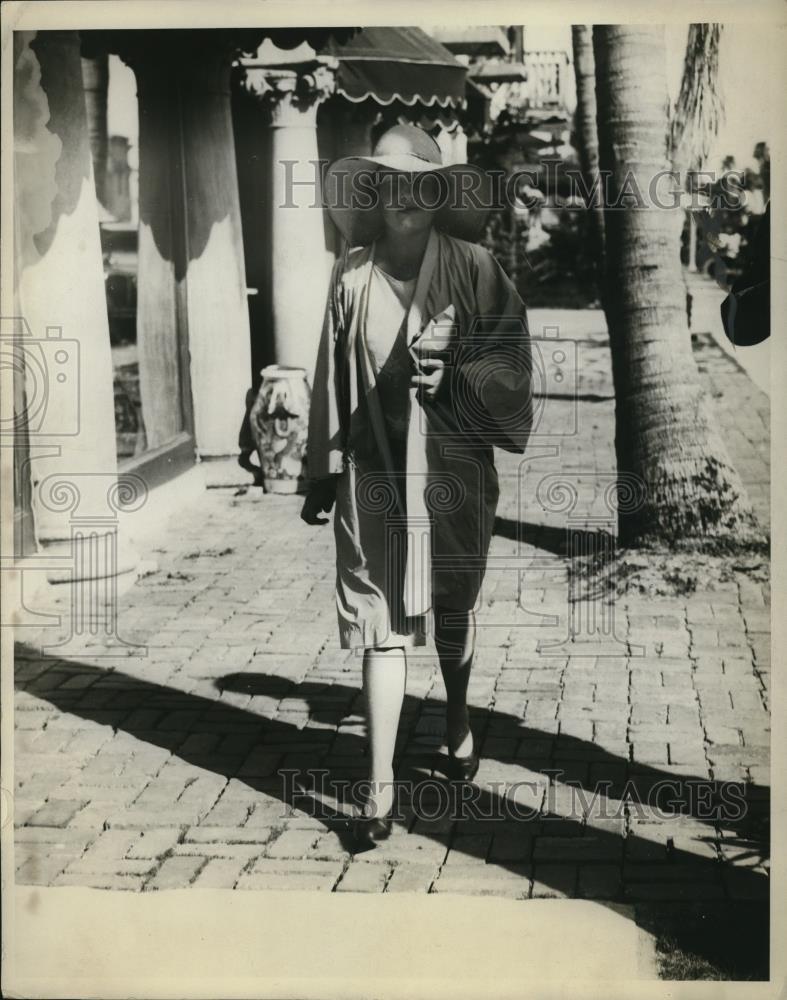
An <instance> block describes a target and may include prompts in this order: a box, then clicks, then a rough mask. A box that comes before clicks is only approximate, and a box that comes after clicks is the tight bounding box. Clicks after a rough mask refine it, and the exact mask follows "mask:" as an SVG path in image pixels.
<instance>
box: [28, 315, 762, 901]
mask: <svg viewBox="0 0 787 1000" xmlns="http://www.w3.org/2000/svg"><path fill="white" fill-rule="evenodd" d="M531 319H532V325H533V332H534V334H535V335H539V334H540V333H541V331H542V327H544V326H547V327H554V326H557V327H558V328H559V330H560V335H561V338H562V339H563V340H564V341H566V340H568V339H570V338H575V339H576V341H577V349H578V370H579V373H580V376H579V384H578V389H579V394H580V398H579V403H578V414H577V416H578V419H577V423H576V433H573V434H568V436H566V429H567V428H568V430H569V431H570V430H571V424H572V419H573V416H572V415H573V410H572V406H573V405H574V404H573V403H572V402H570V401H569V400H567V399H560V398H550V399H549V400H547V401H546V402H545V406H546V409H545V411H544V416H543V423H542V425H541V430H542V431H543V432H545V433H543V434H542V435H541V436H538V437H536V438H534V440H533V443H532V446H531V448H530V449H529V452H528V454H527V456H525V459H524V461H523V460H522V459H520V458H519V457H517V456H508V455H499V468H500V472H501V492H502V497H501V505H500V510H499V515H500V518H499V523H498V530H497V533H496V536H495V538H494V540H493V546H492V552H491V558H490V570H489V574H488V577H487V583H486V586H485V589H484V593H483V605H482V607H481V608H480V611H479V614H478V620H479V649H478V656H477V660H476V663H475V666H474V671H473V676H472V681H471V690H470V700H471V704H472V708H473V717H474V719H473V725H474V731H475V733H476V736H477V739H478V741H479V742H480V745H481V752H482V754H483V762H482V767H481V770H480V773H479V776H478V780H477V785H478V788H479V789H480V794H479V798H478V800H477V802H476V803H475V805H476V808H477V809H486V810H488V811H492V812H496V814H497V815H501V814H502V815H503V817H504V818H502V819H498V820H495V821H490V820H488V819H486V820H485V819H481V818H475V819H474V818H472V817H471V818H465V819H461V820H454V819H451V817H445V816H438V817H437V818H435V819H431V820H430V819H428V818H425V817H424V815H423V814H424V812H425V811H428V809H429V808H430V807H431V808H432V809H433V811H434V812H435V813H438V812H439V806H440V803H441V798H442V796H444V795H445V790H446V788H447V786H446V784H445V782H444V781H443V780H442V778H441V772H440V764H441V761H442V762H444V760H445V757H444V752H445V748H444V746H442V739H443V715H442V710H443V689H442V684H441V681H440V679H439V671H438V668H437V663H436V659H435V658H434V655H433V651H432V650H431V649H427V650H426V652H425V653H424V654H423V655H420V656H418V657H416V658H413V659H412V660H411V663H410V666H409V675H408V690H407V697H406V702H405V707H404V712H403V718H402V724H401V729H400V739H399V743H398V769H397V774H398V777H399V778H400V779H402V780H411V781H416V780H419V779H420V780H424V779H432V778H434V779H435V780H433V781H430V782H429V783H428V784H426V783H425V784H423V785H422V786H421V799H420V801H419V802H418V803H417V805H418V806H419V810H418V813H419V815H415V813H414V810H413V808H412V806H409V807H408V806H406V808H405V818H404V819H403V820H402V821H401V822H399V823H398V824H397V825H396V827H395V832H394V835H393V836H392V838H391V839H390V841H388V842H387V843H386V844H385V845H381V846H380V847H379V848H378V849H376V850H374V851H371V852H366V853H363V854H358V855H353V854H352V852H351V850H350V844H349V841H348V837H347V830H346V824H345V823H344V822H343V821H342V820H341V819H337V818H320V816H319V815H315V812H316V808H315V798H313V797H312V798H306V797H294V796H293V790H292V789H291V788H290V789H289V790H288V789H287V788H285V786H284V783H283V781H282V778H281V776H280V774H279V772H280V771H281V770H282V769H285V770H286V769H296V770H298V771H302V770H303V769H308V768H325V769H328V770H329V771H330V777H331V778H332V779H342V778H344V779H352V778H354V777H359V778H360V777H363V776H364V775H365V768H364V730H363V723H362V701H361V696H360V685H361V678H360V660H359V659H358V658H357V657H356V656H355V655H353V654H348V653H345V652H342V651H340V650H339V648H338V642H337V633H336V621H335V612H334V606H333V575H334V568H333V565H334V564H333V539H332V532H331V530H330V528H328V527H323V528H309V527H307V526H305V525H303V524H302V523H301V522H300V521H299V519H298V516H297V515H298V509H299V504H300V501H299V500H298V499H297V498H288V497H274V496H264V495H262V493H261V492H260V491H259V490H256V489H251V490H248V491H246V492H245V493H242V492H238V491H236V490H233V489H216V490H209V491H208V492H207V493H206V494H205V495H204V496H203V497H202V498H201V499H200V500H199V502H197V503H196V504H193V505H192V506H190V507H188V508H187V509H184V510H182V511H181V512H179V514H178V516H177V517H176V518H174V519H173V520H172V522H171V523H170V525H169V526H168V528H167V530H166V532H163V533H162V535H161V539H160V543H159V544H158V545H157V546H156V548H155V552H154V553H152V555H153V557H154V558H155V559H156V561H157V564H158V568H157V569H156V570H155V572H151V573H150V574H149V575H147V576H145V577H144V578H142V579H140V580H139V581H138V582H137V583H136V584H135V585H134V586H133V587H132V588H131V589H130V590H129V591H128V592H127V593H126V594H125V595H124V596H123V597H122V600H121V607H120V612H119V633H120V635H121V637H122V638H123V639H124V640H125V641H127V642H136V643H140V644H143V645H144V648H145V650H146V655H134V654H135V653H138V652H139V650H134V649H133V648H130V649H128V650H126V649H122V648H121V649H120V650H118V649H105V648H102V647H100V646H98V645H95V644H93V645H90V644H89V643H86V644H85V647H84V650H83V651H81V652H80V653H79V655H77V656H74V657H68V658H64V657H63V656H62V655H58V651H57V650H54V651H53V652H52V653H51V655H49V656H46V655H42V652H41V647H42V646H43V645H46V644H53V643H55V642H56V641H57V638H56V636H57V630H53V629H42V630H40V631H38V632H34V631H31V630H26V632H27V633H28V634H26V635H25V636H20V638H21V639H23V640H24V644H23V645H21V646H20V648H19V653H18V660H17V664H16V687H17V694H16V705H15V709H16V716H15V719H16V730H17V731H16V742H15V753H16V760H15V771H16V790H15V802H14V806H15V823H16V827H17V829H16V866H17V880H18V881H19V882H22V883H28V884H29V883H34V884H40V885H55V886H60V885H83V886H95V887H103V888H113V889H129V890H156V889H166V888H172V887H185V886H190V885H193V886H195V887H200V886H204V887H226V888H230V887H235V888H238V889H265V888H301V889H303V888H308V889H322V890H325V891H337V892H344V891H350V892H354V891H355V892H402V891H404V892H408V891H412V892H437V893H471V894H493V895H501V896H508V897H516V898H522V899H524V898H529V897H540V896H582V897H586V898H592V899H610V900H619V901H643V900H700V899H706V900H716V899H718V900H730V899H731V900H742V899H762V898H764V897H765V896H766V895H767V891H768V860H767V858H768V853H767V852H768V847H767V837H766V831H765V824H763V823H760V819H761V817H762V815H763V813H764V812H765V811H767V802H768V790H769V772H768V746H769V728H768V726H769V724H768V714H767V694H768V678H769V661H768V653H769V634H768V630H769V614H768V600H769V594H768V587H767V584H766V583H763V582H758V578H757V576H756V574H753V573H752V572H747V571H745V570H741V571H733V572H732V573H731V574H730V577H729V579H727V580H720V581H718V580H717V581H716V582H715V583H714V584H713V586H712V587H711V586H710V585H709V586H707V587H706V586H705V584H704V583H703V578H702V575H701V574H700V578H699V582H698V584H697V587H696V589H694V590H693V591H691V587H686V588H685V589H686V590H687V591H689V592H687V593H685V594H683V595H682V596H680V595H679V596H675V595H671V596H670V595H667V596H659V595H654V594H652V593H642V594H640V593H637V592H636V591H634V590H630V591H629V592H628V593H626V594H624V595H623V596H622V597H620V598H618V599H617V600H614V599H613V600H609V601H608V602H607V603H604V604H600V603H597V602H596V603H592V602H589V601H585V602H580V603H578V604H575V605H573V608H574V610H575V611H579V612H581V614H582V615H585V617H586V618H587V616H588V615H589V614H590V613H593V614H595V615H596V616H597V618H596V622H595V625H596V634H595V635H590V634H588V636H587V637H584V638H583V636H584V631H587V630H588V629H589V627H590V626H589V625H588V626H587V628H585V626H583V627H582V628H581V629H580V635H579V640H580V641H578V642H575V643H574V644H567V643H566V641H565V640H566V637H567V635H568V610H569V604H568V588H569V580H568V563H567V559H566V557H565V540H566V531H567V528H568V527H573V528H578V529H581V530H586V531H587V530H589V531H596V530H598V529H603V528H604V527H605V526H607V527H611V526H612V525H611V524H610V523H609V521H610V514H609V510H608V509H607V507H606V506H605V503H604V490H605V488H606V487H607V486H608V485H609V484H610V483H611V482H612V476H613V472H614V452H613V447H612V441H613V423H614V420H613V406H614V403H613V401H612V387H611V381H610V372H609V354H608V350H607V347H606V343H605V341H606V337H605V333H604V324H603V319H602V317H601V315H600V314H599V313H597V312H593V311H583V312H557V311H541V310H534V311H533V313H532V316H531ZM696 349H697V358H698V361H699V363H700V366H701V369H702V371H703V377H704V378H705V379H706V380H707V382H708V385H709V387H710V389H711V391H712V393H713V395H714V397H715V401H716V405H717V407H718V412H719V417H720V420H721V422H722V425H723V429H724V436H725V438H726V440H727V442H728V444H729V446H730V448H731V450H732V452H733V457H734V459H735V461H736V463H737V465H738V468H739V469H740V471H741V473H742V474H743V476H744V478H745V480H746V481H747V483H748V484H749V486H750V488H751V491H752V495H753V497H754V499H755V501H756V504H757V507H758V511H759V513H760V516H761V517H762V519H763V520H764V521H767V517H768V468H767V462H768V440H767V436H768V400H767V398H766V397H765V396H764V395H763V394H762V393H761V392H759V390H757V389H756V387H754V385H753V384H752V383H751V382H750V380H749V379H748V377H747V376H746V374H745V373H744V372H743V371H742V370H741V369H740V368H739V367H738V366H737V365H736V364H735V363H734V361H732V360H731V359H730V358H728V357H727V356H726V355H725V354H724V352H723V351H721V350H720V349H719V347H718V346H717V345H715V344H714V343H713V340H712V338H711V337H710V336H709V335H702V334H701V335H700V336H699V337H698V338H697V340H696ZM550 431H551V432H552V435H551V436H550V433H549V432H550ZM556 433H559V435H560V436H555V434H556ZM557 475H560V476H562V477H563V478H565V477H566V476H568V477H569V478H570V479H571V480H572V481H573V484H574V486H575V487H576V489H577V497H578V499H577V502H576V505H575V506H574V508H573V509H572V510H567V509H566V506H565V504H564V503H561V495H560V490H561V487H559V485H558V486H554V487H553V489H552V490H550V489H549V488H548V486H549V483H550V482H552V481H551V480H547V479H546V477H549V476H557ZM539 483H541V484H542V485H543V484H546V486H544V488H542V489H541V490H540V492H539V493H538V497H540V499H541V501H543V503H540V502H539V499H537V494H536V486H537V484H539ZM518 496H521V497H522V501H521V503H520V501H519V500H518ZM64 599H67V592H66V594H65V597H64ZM61 610H63V609H62V608H61ZM602 612H603V614H602ZM549 616H553V617H552V618H550V617H549ZM67 617H68V616H67V615H66V616H65V618H67ZM550 622H551V624H550ZM534 626H538V627H534ZM550 642H551V643H552V646H551V647H550V648H543V644H545V643H550ZM539 643H540V644H542V645H541V647H540V646H539ZM636 647H640V649H637V648H636ZM638 652H640V653H641V654H642V655H632V654H634V653H638ZM548 772H553V779H554V780H551V781H548V777H547V775H548ZM554 772H560V774H559V775H555V774H554ZM676 778H693V779H703V780H704V782H705V784H704V785H699V784H697V785H696V786H695V791H696V794H693V795H692V796H691V797H690V800H687V799H686V796H687V794H688V793H687V791H686V788H687V786H683V788H682V789H678V793H679V794H678V797H682V798H683V800H684V804H683V814H681V813H680V811H678V810H676V811H675V815H674V816H665V815H664V814H663V813H658V812H657V811H656V810H654V809H653V808H652V806H642V807H640V806H638V805H637V803H636V802H632V801H629V802H628V804H627V805H626V806H625V807H624V806H623V805H622V800H623V799H624V798H626V797H627V796H626V793H627V792H628V793H629V795H628V798H629V800H630V798H631V795H630V793H631V789H632V788H635V789H636V793H637V794H638V795H639V796H640V797H641V798H645V797H646V796H647V792H648V790H649V789H651V790H652V789H653V787H654V786H655V785H656V784H657V783H659V782H663V781H665V780H674V779H676ZM728 780H732V781H740V782H745V783H746V796H747V798H746V801H747V804H748V805H749V806H750V807H751V808H749V809H748V811H747V813H746V816H745V817H744V818H743V819H741V820H739V821H735V820H734V819H732V818H731V819H729V821H724V822H716V821H713V819H710V820H708V819H705V818H703V816H704V815H706V814H705V813H703V799H702V796H703V795H704V794H705V793H706V792H707V791H708V790H709V791H710V793H712V794H715V795H717V796H718V795H724V794H727V795H728V796H729V798H730V801H729V802H728V805H729V806H730V808H732V807H734V806H735V805H736V803H737V802H738V801H739V800H737V799H736V798H735V795H734V794H733V793H731V792H729V791H728V790H726V791H725V787H724V786H721V785H720V784H719V783H720V782H724V781H728ZM627 782H633V783H634V784H633V785H631V784H629V785H627ZM599 783H601V784H599ZM604 783H606V784H604ZM514 786H516V787H514ZM577 788H579V789H580V791H581V792H582V793H583V794H582V795H579V794H577V791H576V789H577ZM594 788H597V789H600V790H601V794H599V795H598V796H597V797H596V798H595V799H594V798H593V794H592V792H591V789H594ZM326 791H327V793H328V794H327V795H326V797H325V798H324V799H323V802H324V803H327V804H328V805H329V806H330V804H331V801H332V800H331V798H330V794H329V793H330V789H327V790H326ZM675 797H676V795H675V790H674V789H673V794H672V798H673V799H674V798H675ZM317 798H318V799H319V796H317ZM512 801H513V802H515V804H516V806H517V808H518V812H517V813H516V814H515V811H514V809H513V808H512V807H511V802H512ZM661 801H662V802H663V801H664V800H663V799H662V800H661ZM503 806H507V807H508V808H505V809H504V808H503Z"/></svg>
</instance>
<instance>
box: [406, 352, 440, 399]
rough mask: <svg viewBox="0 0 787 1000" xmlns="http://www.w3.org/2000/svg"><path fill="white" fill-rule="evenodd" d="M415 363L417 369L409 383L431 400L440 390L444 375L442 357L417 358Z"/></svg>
mask: <svg viewBox="0 0 787 1000" xmlns="http://www.w3.org/2000/svg"><path fill="white" fill-rule="evenodd" d="M417 364H418V369H419V371H418V372H417V373H416V374H415V375H413V377H412V379H411V380H410V385H411V386H413V387H414V388H417V389H418V390H419V395H421V396H423V397H424V398H426V399H428V400H429V401H430V402H431V401H432V400H434V399H435V397H436V396H437V393H438V392H439V390H440V385H441V383H442V381H443V376H444V375H445V362H444V361H443V360H442V358H430V357H422V358H418V361H417Z"/></svg>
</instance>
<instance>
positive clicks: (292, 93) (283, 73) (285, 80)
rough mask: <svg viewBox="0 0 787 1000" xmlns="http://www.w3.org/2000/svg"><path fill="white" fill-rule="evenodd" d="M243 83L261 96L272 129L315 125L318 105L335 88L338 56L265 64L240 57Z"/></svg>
mask: <svg viewBox="0 0 787 1000" xmlns="http://www.w3.org/2000/svg"><path fill="white" fill-rule="evenodd" d="M240 65H241V67H242V68H243V70H244V71H245V72H244V86H245V87H246V89H247V91H248V92H249V93H251V94H253V95H255V96H256V97H258V98H259V100H260V103H261V105H262V106H263V107H265V109H266V110H267V112H268V114H269V115H270V124H271V126H272V127H273V128H287V127H292V126H299V127H304V126H310V127H314V126H315V125H316V116H317V108H318V107H319V105H320V104H321V103H322V102H323V101H324V100H325V99H326V98H327V97H330V95H331V94H332V93H333V92H334V91H335V89H336V74H335V70H336V67H337V65H338V63H337V61H336V60H335V59H327V58H325V59H312V60H309V61H307V62H299V63H290V64H288V65H287V66H262V65H259V64H258V63H255V62H254V61H253V60H252V59H241V60H240Z"/></svg>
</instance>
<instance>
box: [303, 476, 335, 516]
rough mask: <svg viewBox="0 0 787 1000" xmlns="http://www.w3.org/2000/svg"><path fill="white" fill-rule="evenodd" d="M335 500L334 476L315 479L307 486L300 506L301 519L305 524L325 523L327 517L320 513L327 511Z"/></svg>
mask: <svg viewBox="0 0 787 1000" xmlns="http://www.w3.org/2000/svg"><path fill="white" fill-rule="evenodd" d="M335 500H336V476H329V477H328V478H327V479H317V480H315V482H313V483H312V485H311V486H310V488H309V491H308V493H307V494H306V499H305V500H304V501H303V507H302V508H301V520H302V521H305V522H306V523H307V524H327V523H328V518H327V517H320V514H322V513H323V512H324V513H326V514H327V513H328V512H329V511H330V509H331V507H333V504H334V501H335Z"/></svg>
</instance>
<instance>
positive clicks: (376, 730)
mask: <svg viewBox="0 0 787 1000" xmlns="http://www.w3.org/2000/svg"><path fill="white" fill-rule="evenodd" d="M406 680H407V661H406V660H405V655H404V650H403V649H367V650H366V652H365V653H364V657H363V690H364V695H365V698H366V725H367V729H368V734H369V753H370V758H371V760H370V774H369V778H370V781H371V783H372V789H371V794H370V796H369V800H368V804H367V808H366V810H365V811H366V814H367V815H376V816H384V815H385V814H386V813H388V812H389V811H390V809H391V807H392V805H393V785H392V782H393V755H394V748H395V744H396V734H397V732H398V731H399V717H400V716H401V713H402V702H403V700H404V691H405V682H406Z"/></svg>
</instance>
